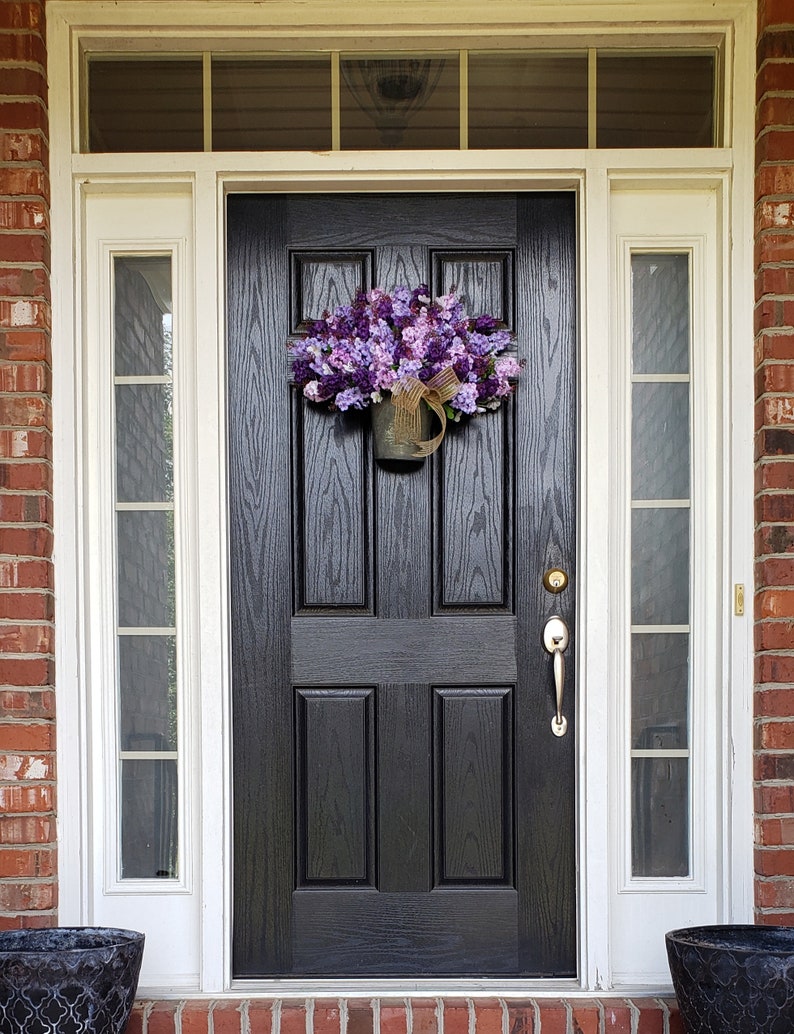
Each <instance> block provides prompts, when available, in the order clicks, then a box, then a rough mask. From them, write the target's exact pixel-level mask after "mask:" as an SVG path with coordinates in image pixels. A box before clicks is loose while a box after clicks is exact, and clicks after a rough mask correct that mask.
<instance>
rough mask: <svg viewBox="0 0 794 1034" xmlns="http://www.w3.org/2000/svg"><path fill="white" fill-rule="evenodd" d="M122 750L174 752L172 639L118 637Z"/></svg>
mask: <svg viewBox="0 0 794 1034" xmlns="http://www.w3.org/2000/svg"><path fill="white" fill-rule="evenodd" d="M119 709H120V713H121V749H122V750H148V751H152V750H176V718H177V714H176V640H175V637H174V636H172V635H163V636H153V635H140V636H138V635H133V636H119Z"/></svg>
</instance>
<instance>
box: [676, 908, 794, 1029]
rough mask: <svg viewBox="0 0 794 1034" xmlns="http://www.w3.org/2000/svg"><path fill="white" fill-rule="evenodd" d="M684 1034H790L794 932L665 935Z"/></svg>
mask: <svg viewBox="0 0 794 1034" xmlns="http://www.w3.org/2000/svg"><path fill="white" fill-rule="evenodd" d="M666 941H667V958H668V960H669V963H670V973H671V974H672V977H673V987H674V988H675V993H676V998H677V999H678V1007H679V1009H680V1011H681V1019H682V1020H683V1023H684V1029H685V1031H686V1034H791V1032H792V1031H794V927H787V926H693V927H690V928H688V929H684V930H673V931H671V932H670V933H668V934H667V937H666Z"/></svg>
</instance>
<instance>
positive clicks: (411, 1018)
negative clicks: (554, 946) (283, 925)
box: [127, 998, 683, 1034]
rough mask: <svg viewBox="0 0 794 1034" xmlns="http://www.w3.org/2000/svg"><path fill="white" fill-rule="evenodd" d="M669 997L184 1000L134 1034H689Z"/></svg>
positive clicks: (136, 1023) (134, 1025)
mask: <svg viewBox="0 0 794 1034" xmlns="http://www.w3.org/2000/svg"><path fill="white" fill-rule="evenodd" d="M682 1032H683V1027H682V1026H681V1020H680V1017H679V1015H678V1009H677V1007H676V1003H675V1001H674V1000H670V999H663V998H633V999H631V998H603V999H594V998H523V999H510V1000H506V999H502V998H374V999H361V998H317V999H314V998H310V999H297V1000H295V999H261V998H251V999H184V1000H182V1001H155V1000H148V999H142V1000H140V1001H138V1002H136V1003H135V1008H134V1010H133V1014H132V1018H131V1020H130V1024H129V1027H128V1028H127V1034H682Z"/></svg>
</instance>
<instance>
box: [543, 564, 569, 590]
mask: <svg viewBox="0 0 794 1034" xmlns="http://www.w3.org/2000/svg"><path fill="white" fill-rule="evenodd" d="M543 584H544V586H545V587H546V588H547V589H548V591H549V592H562V590H563V589H565V588H567V586H568V575H567V574H566V573H565V571H562V570H560V568H559V567H550V568H549V569H548V571H547V572H546V573H545V574H544V575H543Z"/></svg>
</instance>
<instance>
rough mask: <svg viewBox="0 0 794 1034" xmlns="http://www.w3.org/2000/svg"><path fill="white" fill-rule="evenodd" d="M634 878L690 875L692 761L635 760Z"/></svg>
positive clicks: (632, 781) (632, 866)
mask: <svg viewBox="0 0 794 1034" xmlns="http://www.w3.org/2000/svg"><path fill="white" fill-rule="evenodd" d="M631 815H632V822H631V830H632V837H631V874H632V876H652V877H654V876H655V877H657V878H658V877H674V876H688V875H689V761H688V759H687V758H654V757H650V758H632V762H631Z"/></svg>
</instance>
